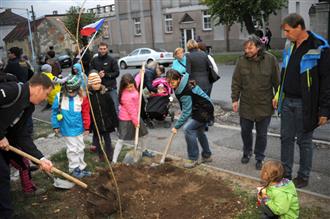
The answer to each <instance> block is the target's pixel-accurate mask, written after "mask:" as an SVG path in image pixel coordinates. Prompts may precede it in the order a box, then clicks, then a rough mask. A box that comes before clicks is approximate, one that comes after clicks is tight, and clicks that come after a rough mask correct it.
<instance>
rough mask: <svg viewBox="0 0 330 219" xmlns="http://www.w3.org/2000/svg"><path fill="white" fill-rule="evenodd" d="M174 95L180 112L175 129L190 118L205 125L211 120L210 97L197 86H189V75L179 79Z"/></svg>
mask: <svg viewBox="0 0 330 219" xmlns="http://www.w3.org/2000/svg"><path fill="white" fill-rule="evenodd" d="M174 93H175V96H176V98H177V99H178V100H179V103H180V107H181V111H182V113H181V115H180V117H179V119H178V121H177V122H176V123H175V125H174V127H175V128H176V129H179V128H180V127H181V126H182V125H183V124H184V123H185V122H186V121H187V120H188V119H189V118H190V117H191V118H193V119H194V120H196V121H198V122H202V123H207V122H209V121H210V120H211V119H212V118H213V113H214V108H213V104H212V102H211V99H210V97H209V96H207V94H206V93H205V92H204V91H203V90H202V89H201V88H200V87H199V86H198V85H192V84H190V82H189V74H184V75H183V76H182V77H181V80H180V83H179V86H178V87H177V88H176V89H175V91H174Z"/></svg>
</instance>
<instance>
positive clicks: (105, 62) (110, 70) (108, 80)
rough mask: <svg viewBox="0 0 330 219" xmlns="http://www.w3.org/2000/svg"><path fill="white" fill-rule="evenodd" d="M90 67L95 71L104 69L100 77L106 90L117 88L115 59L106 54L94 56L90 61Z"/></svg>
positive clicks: (116, 64)
mask: <svg viewBox="0 0 330 219" xmlns="http://www.w3.org/2000/svg"><path fill="white" fill-rule="evenodd" d="M90 69H95V70H97V71H101V70H104V72H105V75H104V77H103V78H102V84H103V85H104V86H105V87H106V88H108V90H112V89H116V88H117V81H116V78H117V77H118V76H119V67H118V63H117V61H116V60H115V59H114V58H112V57H111V56H110V55H108V54H106V55H104V56H101V55H100V54H98V56H96V57H94V58H93V59H92V61H91V65H90Z"/></svg>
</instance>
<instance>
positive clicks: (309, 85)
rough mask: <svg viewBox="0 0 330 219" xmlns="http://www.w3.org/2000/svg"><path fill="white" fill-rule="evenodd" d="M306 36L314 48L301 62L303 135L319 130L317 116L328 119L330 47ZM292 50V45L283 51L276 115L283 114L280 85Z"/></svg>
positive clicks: (313, 37)
mask: <svg viewBox="0 0 330 219" xmlns="http://www.w3.org/2000/svg"><path fill="white" fill-rule="evenodd" d="M308 34H309V36H310V37H311V38H312V42H313V45H312V48H310V50H309V51H308V52H307V53H306V54H305V55H303V57H302V58H301V61H300V85H301V94H302V102H303V127H304V131H305V132H309V131H312V130H314V129H315V128H316V127H317V126H318V118H319V116H325V117H328V119H329V118H330V65H329V62H330V47H329V44H328V42H327V41H326V40H325V39H324V38H323V37H321V36H319V35H317V34H315V33H313V32H310V31H308ZM293 47H294V43H291V44H287V45H286V48H285V49H284V51H283V63H282V71H281V84H280V86H279V88H278V92H277V94H276V97H275V98H276V99H277V100H278V112H279V113H281V111H282V103H283V99H284V98H285V93H284V91H283V87H284V86H283V85H284V81H285V76H286V68H287V65H288V63H289V60H290V56H291V52H292V49H293Z"/></svg>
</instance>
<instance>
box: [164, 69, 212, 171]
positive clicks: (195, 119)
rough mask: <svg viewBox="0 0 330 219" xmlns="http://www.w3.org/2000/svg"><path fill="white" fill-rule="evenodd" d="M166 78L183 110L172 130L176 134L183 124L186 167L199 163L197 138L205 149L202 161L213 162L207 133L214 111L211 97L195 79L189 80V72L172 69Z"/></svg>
mask: <svg viewBox="0 0 330 219" xmlns="http://www.w3.org/2000/svg"><path fill="white" fill-rule="evenodd" d="M166 78H167V80H168V82H169V84H170V86H171V88H173V89H174V93H175V96H176V98H177V99H178V100H179V103H180V107H181V111H182V113H181V115H180V118H179V119H178V121H177V122H176V124H175V125H174V128H173V129H172V132H173V133H175V134H176V133H177V129H179V128H180V127H181V126H183V131H184V135H185V138H186V143H187V147H188V157H189V160H188V162H187V163H185V164H184V167H185V168H193V167H195V166H196V165H197V164H198V157H199V149H198V143H197V139H198V141H199V143H200V145H201V146H202V149H203V151H202V162H203V163H205V162H212V158H211V154H212V153H211V150H210V147H209V142H208V140H207V137H206V135H205V127H206V125H207V123H208V122H209V121H210V119H211V118H212V116H213V112H214V108H213V104H212V102H211V99H210V98H209V97H208V96H207V95H206V94H205V93H204V91H203V90H202V89H201V88H200V87H199V86H197V85H195V83H194V81H189V74H183V75H181V74H180V73H179V72H178V71H176V70H174V69H170V70H168V71H167V73H166Z"/></svg>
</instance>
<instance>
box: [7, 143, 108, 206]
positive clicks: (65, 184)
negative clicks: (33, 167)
mask: <svg viewBox="0 0 330 219" xmlns="http://www.w3.org/2000/svg"><path fill="white" fill-rule="evenodd" d="M9 150H10V151H12V152H14V153H16V154H18V155H20V156H22V157H25V158H27V159H29V160H31V161H32V162H34V163H36V164H39V165H40V164H41V161H40V160H39V159H37V158H35V157H33V156H31V155H30V154H27V153H25V152H24V151H21V150H19V149H17V148H15V147H13V146H10V145H9ZM52 172H54V173H56V174H57V175H60V176H62V177H64V178H66V179H67V180H70V181H71V182H73V183H74V184H77V185H79V186H81V187H82V188H84V189H86V190H87V191H88V192H90V193H92V194H94V195H97V196H99V197H101V198H103V199H106V200H110V199H109V198H108V197H106V196H104V195H102V194H99V193H97V192H95V191H92V190H91V189H89V188H88V185H87V184H86V183H84V182H82V181H80V180H78V179H76V178H74V177H72V176H70V175H69V174H67V173H65V172H63V171H61V170H59V169H57V168H55V167H52ZM50 175H51V174H50ZM50 177H51V178H53V177H52V176H50ZM53 179H54V184H53V185H54V186H55V187H57V186H61V188H63V187H69V186H71V182H68V181H66V180H62V179H58V178H55V177H54V178H53ZM69 183H70V184H69ZM72 187H73V186H72ZM72 187H71V188H72Z"/></svg>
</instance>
